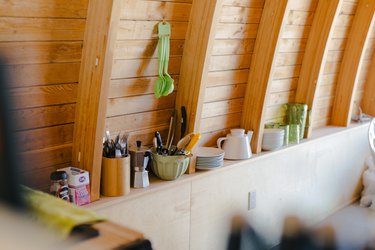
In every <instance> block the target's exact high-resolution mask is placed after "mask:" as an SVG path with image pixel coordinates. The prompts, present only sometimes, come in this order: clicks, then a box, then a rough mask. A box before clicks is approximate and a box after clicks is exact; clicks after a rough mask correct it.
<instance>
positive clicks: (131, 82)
mask: <svg viewBox="0 0 375 250" xmlns="http://www.w3.org/2000/svg"><path fill="white" fill-rule="evenodd" d="M171 77H172V78H173V79H174V85H175V87H177V86H178V80H179V77H178V76H177V75H172V76H171ZM156 79H157V77H140V78H125V79H117V80H112V81H111V85H110V89H109V94H108V98H116V97H126V96H134V95H147V94H153V93H154V84H155V81H156Z"/></svg>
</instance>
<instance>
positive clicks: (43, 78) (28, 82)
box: [5, 63, 80, 87]
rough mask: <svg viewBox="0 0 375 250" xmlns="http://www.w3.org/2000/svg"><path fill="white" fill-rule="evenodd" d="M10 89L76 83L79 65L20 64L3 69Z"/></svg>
mask: <svg viewBox="0 0 375 250" xmlns="http://www.w3.org/2000/svg"><path fill="white" fill-rule="evenodd" d="M5 68H6V70H7V71H8V73H9V75H10V83H11V85H12V87H31V86H41V85H50V84H60V83H74V82H78V76H79V69H80V63H52V64H50V63H48V64H22V65H8V66H6V67H5Z"/></svg>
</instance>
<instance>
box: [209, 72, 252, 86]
mask: <svg viewBox="0 0 375 250" xmlns="http://www.w3.org/2000/svg"><path fill="white" fill-rule="evenodd" d="M248 76H249V70H228V71H217V72H209V73H208V78H207V86H221V85H229V84H236V83H246V82H247V78H248Z"/></svg>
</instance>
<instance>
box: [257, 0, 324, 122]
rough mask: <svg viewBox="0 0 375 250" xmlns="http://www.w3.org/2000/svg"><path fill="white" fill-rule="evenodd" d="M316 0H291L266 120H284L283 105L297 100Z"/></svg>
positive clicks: (270, 92) (271, 87)
mask: <svg viewBox="0 0 375 250" xmlns="http://www.w3.org/2000/svg"><path fill="white" fill-rule="evenodd" d="M317 4H318V1H317V0H302V1H296V0H292V1H290V2H289V5H290V6H289V7H290V9H289V12H288V13H287V14H286V24H285V27H284V30H283V34H282V39H281V40H280V44H279V47H278V54H277V55H276V63H275V65H276V67H275V70H274V72H273V76H272V82H271V83H270V91H269V97H268V103H267V104H266V105H267V107H266V110H265V114H264V115H265V121H267V122H270V121H273V122H275V121H277V122H278V121H281V122H283V121H284V118H285V108H284V106H283V105H284V104H286V103H288V102H294V101H295V95H296V92H295V91H296V89H297V84H298V79H299V76H300V71H301V66H302V62H303V58H304V55H305V50H306V45H307V41H308V39H309V35H310V30H311V25H312V23H313V20H314V17H315V10H316V7H317Z"/></svg>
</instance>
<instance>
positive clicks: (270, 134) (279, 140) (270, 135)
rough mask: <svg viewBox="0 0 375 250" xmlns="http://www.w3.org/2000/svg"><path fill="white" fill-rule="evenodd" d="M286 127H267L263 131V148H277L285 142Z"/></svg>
mask: <svg viewBox="0 0 375 250" xmlns="http://www.w3.org/2000/svg"><path fill="white" fill-rule="evenodd" d="M284 134H285V130H284V129H279V128H266V129H264V132H263V142H262V149H263V150H275V149H278V148H280V147H282V146H283V144H284Z"/></svg>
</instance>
